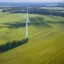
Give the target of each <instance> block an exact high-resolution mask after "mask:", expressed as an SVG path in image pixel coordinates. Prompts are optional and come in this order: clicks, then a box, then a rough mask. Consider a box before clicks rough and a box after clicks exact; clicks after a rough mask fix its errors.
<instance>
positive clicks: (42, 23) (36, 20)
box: [29, 17, 51, 27]
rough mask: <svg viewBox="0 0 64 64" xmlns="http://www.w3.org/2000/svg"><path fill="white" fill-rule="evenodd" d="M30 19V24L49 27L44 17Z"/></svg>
mask: <svg viewBox="0 0 64 64" xmlns="http://www.w3.org/2000/svg"><path fill="white" fill-rule="evenodd" d="M29 19H30V25H34V26H42V27H51V26H50V25H49V24H48V23H47V22H45V20H44V18H41V17H33V18H29Z"/></svg>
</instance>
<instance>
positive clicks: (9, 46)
mask: <svg viewBox="0 0 64 64" xmlns="http://www.w3.org/2000/svg"><path fill="white" fill-rule="evenodd" d="M27 41H28V40H27V39H23V40H21V41H13V42H7V43H6V44H3V45H0V53H2V52H5V51H8V50H10V49H13V48H15V47H17V46H20V45H22V44H25V43H27Z"/></svg>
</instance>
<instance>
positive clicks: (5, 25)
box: [3, 22, 26, 29]
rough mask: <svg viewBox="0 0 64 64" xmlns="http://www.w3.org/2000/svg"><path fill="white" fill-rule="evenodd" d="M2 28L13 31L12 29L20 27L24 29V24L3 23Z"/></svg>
mask: <svg viewBox="0 0 64 64" xmlns="http://www.w3.org/2000/svg"><path fill="white" fill-rule="evenodd" d="M3 24H4V27H7V28H10V29H13V28H20V27H25V25H26V24H25V23H21V22H13V23H3Z"/></svg>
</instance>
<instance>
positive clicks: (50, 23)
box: [0, 12, 64, 64]
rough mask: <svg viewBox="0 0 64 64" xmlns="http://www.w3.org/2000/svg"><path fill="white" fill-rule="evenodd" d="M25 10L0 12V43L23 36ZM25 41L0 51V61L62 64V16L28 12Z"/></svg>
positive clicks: (27, 63) (63, 18)
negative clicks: (26, 37)
mask: <svg viewBox="0 0 64 64" xmlns="http://www.w3.org/2000/svg"><path fill="white" fill-rule="evenodd" d="M25 20H26V14H9V13H2V12H0V45H3V44H5V43H7V42H12V41H14V40H16V41H19V40H22V39H24V38H25V29H26V28H25ZM29 20H30V24H29V41H28V42H27V43H26V44H23V45H21V46H19V47H16V48H14V49H11V50H9V51H6V52H4V53H2V54H0V64H64V17H60V16H51V15H39V14H29Z"/></svg>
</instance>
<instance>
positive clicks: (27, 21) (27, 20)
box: [26, 9, 29, 40]
mask: <svg viewBox="0 0 64 64" xmlns="http://www.w3.org/2000/svg"><path fill="white" fill-rule="evenodd" d="M28 23H29V19H28V9H27V16H26V40H28Z"/></svg>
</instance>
